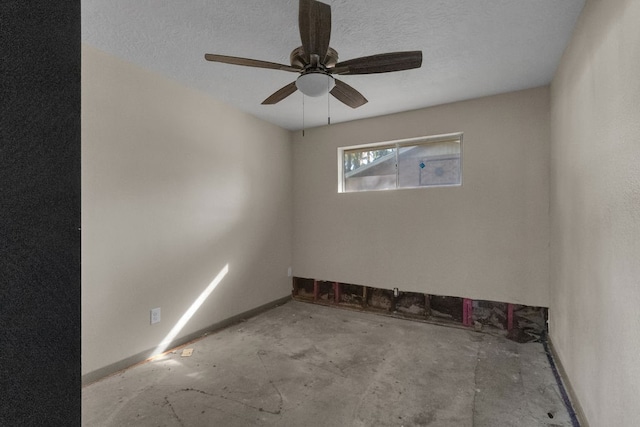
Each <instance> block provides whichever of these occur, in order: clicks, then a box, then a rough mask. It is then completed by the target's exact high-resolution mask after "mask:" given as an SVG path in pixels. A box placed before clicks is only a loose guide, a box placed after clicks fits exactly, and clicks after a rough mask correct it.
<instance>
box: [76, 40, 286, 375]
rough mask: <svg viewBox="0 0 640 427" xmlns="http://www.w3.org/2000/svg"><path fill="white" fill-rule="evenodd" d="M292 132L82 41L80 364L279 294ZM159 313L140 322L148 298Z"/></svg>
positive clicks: (101, 362)
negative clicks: (157, 318) (154, 320)
mask: <svg viewBox="0 0 640 427" xmlns="http://www.w3.org/2000/svg"><path fill="white" fill-rule="evenodd" d="M291 156H292V154H291V145H290V134H289V133H288V132H286V131H285V130H282V129H280V128H278V127H276V126H273V125H270V124H267V123H265V122H262V121H259V120H257V119H255V118H253V117H252V116H249V115H246V114H244V113H240V112H238V111H236V110H234V109H232V108H230V107H228V106H226V105H223V104H221V103H218V102H215V101H213V100H211V99H209V98H207V97H205V96H203V95H200V94H198V93H196V92H195V91H193V90H189V89H186V88H184V87H182V86H180V85H178V84H176V83H175V82H172V81H170V80H167V79H165V78H162V77H159V76H158V75H155V74H153V73H150V72H147V71H144V70H142V69H140V68H137V67H135V66H133V65H131V64H129V63H126V62H123V61H121V60H119V59H116V58H115V57H113V56H110V55H107V54H105V53H103V52H100V51H98V50H96V49H94V48H91V47H89V46H83V50H82V361H83V363H82V372H83V374H87V373H90V372H93V371H95V370H97V369H101V368H104V367H105V366H107V365H110V364H113V363H116V362H118V361H121V360H123V359H125V358H128V357H130V356H132V355H136V354H138V353H140V352H146V351H149V350H151V349H154V348H155V347H156V346H157V345H158V344H159V343H160V342H161V341H162V340H163V339H164V338H165V337H166V336H167V334H168V333H169V332H170V330H171V329H172V327H173V326H174V325H175V324H176V323H177V322H178V320H179V319H180V318H181V316H182V315H183V314H184V313H185V311H187V309H188V308H189V307H190V306H191V305H192V303H193V302H194V301H195V300H196V299H197V298H198V296H199V295H200V294H201V293H202V292H203V290H205V288H207V286H208V285H209V284H210V283H211V281H212V280H213V279H214V278H215V277H216V275H217V274H218V273H219V272H220V271H221V269H223V268H224V266H225V265H227V264H228V266H229V267H228V268H229V272H228V274H227V275H226V277H224V279H223V280H222V281H221V282H220V284H219V285H218V286H217V288H215V290H213V292H212V293H211V294H210V296H209V297H208V299H207V300H206V301H205V302H204V303H203V304H202V305H201V306H200V308H199V310H198V311H197V312H196V313H195V315H194V316H193V317H192V318H191V319H190V321H189V322H188V323H187V324H186V326H185V327H184V329H182V331H181V332H180V333H179V334H178V336H177V337H180V336H185V335H187V334H189V333H193V332H194V331H197V330H199V329H202V328H205V327H207V326H209V325H211V324H214V323H217V322H219V321H221V320H224V319H227V318H229V317H231V316H233V315H236V314H239V313H241V312H244V311H247V310H250V309H253V308H255V307H258V306H260V305H262V304H265V303H269V302H271V301H274V300H276V299H279V298H282V297H286V296H287V295H288V294H289V292H290V286H291V284H290V279H289V278H288V277H287V268H288V267H289V266H290V265H291V234H292V226H291V211H292V199H291V191H292V187H291V182H292V180H291ZM154 307H161V309H162V321H161V323H159V324H157V325H153V326H151V325H150V322H149V310H150V309H151V308H154Z"/></svg>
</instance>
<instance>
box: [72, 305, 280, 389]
mask: <svg viewBox="0 0 640 427" xmlns="http://www.w3.org/2000/svg"><path fill="white" fill-rule="evenodd" d="M290 300H291V296H290V295H287V296H286V297H283V298H279V299H277V300H275V301H271V302H268V303H266V304H263V305H261V306H259V307H256V308H254V309H251V310H248V311H245V312H243V313H240V314H237V315H235V316H232V317H229V318H228V319H225V320H222V321H220V322H217V323H214V324H213V325H210V326H207V327H206V328H203V329H200V330H198V331H196V332H193V333H191V334H189V335H186V336H184V337H181V338H178V339H176V340H174V341H172V342H171V344H169V346H168V347H167V351H171V350H172V349H174V348H176V347H180V346H183V345H185V344H187V343H189V342H192V341H195V340H197V339H199V338H204V337H205V336H207V335H209V334H211V333H213V332H217V331H219V330H221V329H224V328H226V327H229V326H231V325H233V324H236V323H238V322H240V321H242V320H246V319H248V318H251V317H254V316H257V315H258V314H261V313H263V312H265V311H267V310H270V309H272V308H275V307H278V306H280V305H282V304H285V303H287V302H289V301H290ZM153 350H154V348H150V349H148V350H145V351H142V352H140V353H138V354H134V355H133V356H131V357H127V358H126V359H123V360H120V361H118V362H116V363H112V364H110V365H107V366H105V367H103V368H100V369H96V370H95V371H92V372H89V373H88V374H85V375H83V376H82V385H83V386H86V385H89V384H91V383H94V382H96V381H98V380H101V379H103V378H106V377H108V376H111V375H114V374H117V373H118V372H122V371H124V370H126V369H129V368H131V367H133V366H135V365H139V364H141V363H145V362H146V361H147V360H149V355H150V354H151V353H152V352H153Z"/></svg>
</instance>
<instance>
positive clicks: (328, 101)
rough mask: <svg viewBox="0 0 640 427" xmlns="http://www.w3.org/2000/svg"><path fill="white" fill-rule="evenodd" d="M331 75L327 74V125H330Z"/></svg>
mask: <svg viewBox="0 0 640 427" xmlns="http://www.w3.org/2000/svg"><path fill="white" fill-rule="evenodd" d="M330 79H331V77H328V76H327V125H331V102H330V101H331V93H330V92H331V80H330Z"/></svg>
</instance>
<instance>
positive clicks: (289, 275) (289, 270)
mask: <svg viewBox="0 0 640 427" xmlns="http://www.w3.org/2000/svg"><path fill="white" fill-rule="evenodd" d="M291 274H292V273H291V267H289V268H288V269H287V276H288V277H291Z"/></svg>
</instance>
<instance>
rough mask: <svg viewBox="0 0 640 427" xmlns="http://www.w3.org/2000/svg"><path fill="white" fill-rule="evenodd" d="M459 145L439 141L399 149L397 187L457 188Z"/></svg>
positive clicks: (458, 182)
mask: <svg viewBox="0 0 640 427" xmlns="http://www.w3.org/2000/svg"><path fill="white" fill-rule="evenodd" d="M460 178H461V175H460V142H459V141H457V140H456V141H441V142H429V143H424V144H420V145H408V146H402V147H400V151H399V152H398V187H400V188H402V187H424V186H431V185H459V184H460V182H461V180H460Z"/></svg>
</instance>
